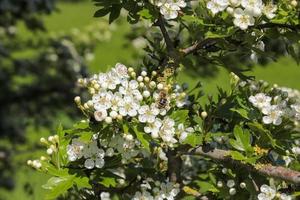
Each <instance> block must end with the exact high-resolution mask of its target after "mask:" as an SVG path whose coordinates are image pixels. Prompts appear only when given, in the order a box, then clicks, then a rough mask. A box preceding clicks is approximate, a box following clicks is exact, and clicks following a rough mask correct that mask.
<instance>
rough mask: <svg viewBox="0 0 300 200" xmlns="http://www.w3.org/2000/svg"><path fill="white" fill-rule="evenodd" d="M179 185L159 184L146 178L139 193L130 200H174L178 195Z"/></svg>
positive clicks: (167, 182)
mask: <svg viewBox="0 0 300 200" xmlns="http://www.w3.org/2000/svg"><path fill="white" fill-rule="evenodd" d="M179 191H180V190H179V185H178V184H174V183H171V182H169V181H166V182H160V181H154V180H153V179H151V178H148V179H146V180H144V181H143V183H142V184H141V191H137V192H136V193H135V195H134V197H133V198H132V200H143V199H147V200H163V199H168V200H174V199H175V197H176V196H177V194H178V193H179Z"/></svg>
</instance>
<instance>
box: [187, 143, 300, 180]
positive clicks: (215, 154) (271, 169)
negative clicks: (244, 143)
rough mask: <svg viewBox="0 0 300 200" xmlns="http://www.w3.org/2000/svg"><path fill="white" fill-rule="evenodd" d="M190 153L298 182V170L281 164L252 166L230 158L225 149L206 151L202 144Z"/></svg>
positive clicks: (299, 177) (299, 174) (299, 178)
mask: <svg viewBox="0 0 300 200" xmlns="http://www.w3.org/2000/svg"><path fill="white" fill-rule="evenodd" d="M191 154H194V155H201V156H205V157H208V158H211V159H212V160H215V161H217V162H222V163H230V164H233V165H236V166H239V167H241V168H244V169H246V170H249V171H253V172H255V173H259V174H261V175H264V176H269V177H273V178H276V179H280V180H284V181H287V182H290V183H294V184H300V172H298V171H294V170H291V169H288V168H285V167H281V166H273V165H270V164H266V165H258V166H256V167H254V166H252V165H249V164H245V163H242V162H240V161H238V160H234V159H232V158H231V157H230V156H229V151H226V150H221V149H213V150H208V151H206V150H205V149H203V147H202V146H200V147H198V148H196V149H193V150H192V151H191Z"/></svg>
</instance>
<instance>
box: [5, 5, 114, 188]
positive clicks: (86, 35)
mask: <svg viewBox="0 0 300 200" xmlns="http://www.w3.org/2000/svg"><path fill="white" fill-rule="evenodd" d="M55 11H57V10H56V8H55V1H54V0H17V1H10V0H1V1H0V91H1V94H0V104H1V107H0V121H1V123H0V140H1V142H0V171H1V172H0V180H1V181H0V187H6V188H13V185H14V182H13V181H12V177H13V174H14V170H15V168H16V167H17V166H13V164H12V159H13V157H14V156H15V155H16V154H18V153H19V152H24V149H20V148H18V144H26V142H28V141H26V140H28V138H27V137H26V135H25V133H26V131H27V129H28V127H29V126H34V127H36V128H38V127H43V126H45V127H51V123H50V121H54V120H53V119H54V118H57V117H58V115H61V113H65V115H66V116H68V117H70V118H73V119H74V118H75V117H76V115H77V112H76V111H75V112H74V109H70V108H72V106H73V105H72V104H70V103H69V102H71V101H72V99H73V98H74V96H75V94H76V84H75V83H76V80H77V79H78V78H79V77H81V76H86V75H87V69H86V64H85V63H86V61H87V60H91V59H92V58H93V51H94V48H95V44H96V43H97V42H99V41H106V40H108V39H109V38H110V32H109V28H107V25H106V24H100V23H97V24H92V25H89V26H86V27H85V28H84V29H82V30H76V29H74V30H72V31H69V32H67V33H59V34H54V33H48V32H47V27H45V26H44V23H43V20H42V19H43V18H42V16H44V15H47V14H51V13H52V12H55ZM19 24H24V25H25V29H26V31H23V32H20V33H19V32H18V28H19ZM24 33H28V35H29V36H24ZM31 148H32V147H31ZM27 150H28V149H27Z"/></svg>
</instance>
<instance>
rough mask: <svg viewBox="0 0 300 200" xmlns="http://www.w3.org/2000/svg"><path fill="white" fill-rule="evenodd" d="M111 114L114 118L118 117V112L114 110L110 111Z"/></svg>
mask: <svg viewBox="0 0 300 200" xmlns="http://www.w3.org/2000/svg"><path fill="white" fill-rule="evenodd" d="M109 116H111V118H113V119H116V118H117V117H118V113H117V112H116V111H114V110H113V111H111V112H110V113H109Z"/></svg>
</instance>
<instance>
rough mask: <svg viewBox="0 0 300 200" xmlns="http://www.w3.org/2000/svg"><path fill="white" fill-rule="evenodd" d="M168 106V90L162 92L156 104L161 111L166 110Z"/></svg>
mask: <svg viewBox="0 0 300 200" xmlns="http://www.w3.org/2000/svg"><path fill="white" fill-rule="evenodd" d="M167 104H168V99H167V91H166V90H161V91H160V92H159V97H158V100H157V102H156V105H157V107H158V108H159V109H161V108H165V107H166V106H167Z"/></svg>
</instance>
